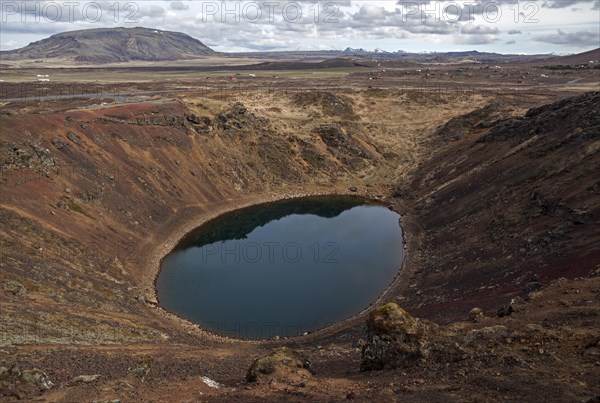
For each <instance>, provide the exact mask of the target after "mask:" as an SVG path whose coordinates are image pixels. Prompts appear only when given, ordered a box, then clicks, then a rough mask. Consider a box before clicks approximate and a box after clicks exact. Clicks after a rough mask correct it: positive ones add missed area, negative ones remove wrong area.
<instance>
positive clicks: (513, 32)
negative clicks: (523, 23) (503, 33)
mask: <svg viewBox="0 0 600 403" xmlns="http://www.w3.org/2000/svg"><path fill="white" fill-rule="evenodd" d="M508 34H509V35H521V34H522V32H521V30H520V29H511V30H510V31H508Z"/></svg>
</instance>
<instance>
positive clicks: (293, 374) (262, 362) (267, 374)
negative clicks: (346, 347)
mask: <svg viewBox="0 0 600 403" xmlns="http://www.w3.org/2000/svg"><path fill="white" fill-rule="evenodd" d="M314 373H315V371H314V369H313V367H312V364H311V363H310V361H308V360H307V359H306V357H304V356H303V355H302V354H300V353H298V352H297V351H294V350H292V349H291V348H289V347H281V348H278V349H276V350H274V351H272V352H271V353H269V354H267V355H265V356H264V357H261V358H258V359H256V360H255V361H254V363H253V364H252V366H251V367H250V369H249V370H248V373H247V374H246V380H247V381H249V382H257V381H259V382H260V381H263V380H266V381H270V380H279V381H294V380H300V379H307V378H310V377H311V376H312V375H313V374H314Z"/></svg>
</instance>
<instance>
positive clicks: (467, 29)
mask: <svg viewBox="0 0 600 403" xmlns="http://www.w3.org/2000/svg"><path fill="white" fill-rule="evenodd" d="M460 32H461V33H462V34H466V35H488V34H493V35H495V34H497V33H498V28H491V27H486V26H485V25H475V24H467V25H463V26H462V27H461V29H460Z"/></svg>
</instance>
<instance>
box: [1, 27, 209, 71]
mask: <svg viewBox="0 0 600 403" xmlns="http://www.w3.org/2000/svg"><path fill="white" fill-rule="evenodd" d="M213 54H215V52H214V51H213V50H212V49H210V48H209V47H208V46H206V45H204V44H203V43H202V42H200V41H199V40H197V39H195V38H192V37H191V36H189V35H186V34H183V33H180V32H170V31H161V30H157V29H149V28H140V27H137V28H102V29H86V30H81V31H71V32H63V33H60V34H56V35H52V36H51V37H49V38H46V39H42V40H41V41H37V42H33V43H30V44H29V45H27V46H25V47H24V48H20V49H16V50H10V51H4V52H0V55H1V56H2V59H3V60H19V59H48V58H64V59H67V60H71V61H75V62H80V63H114V62H128V61H134V60H138V61H161V60H182V59H192V58H196V57H199V56H210V55H213Z"/></svg>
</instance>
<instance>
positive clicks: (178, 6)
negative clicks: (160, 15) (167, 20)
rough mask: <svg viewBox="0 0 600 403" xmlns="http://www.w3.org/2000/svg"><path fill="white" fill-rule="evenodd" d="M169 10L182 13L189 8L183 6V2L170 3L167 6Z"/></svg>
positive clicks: (185, 5)
mask: <svg viewBox="0 0 600 403" xmlns="http://www.w3.org/2000/svg"><path fill="white" fill-rule="evenodd" d="M169 8H170V9H171V10H176V11H184V10H189V8H190V6H188V5H187V4H183V1H171V2H170V4H169Z"/></svg>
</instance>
